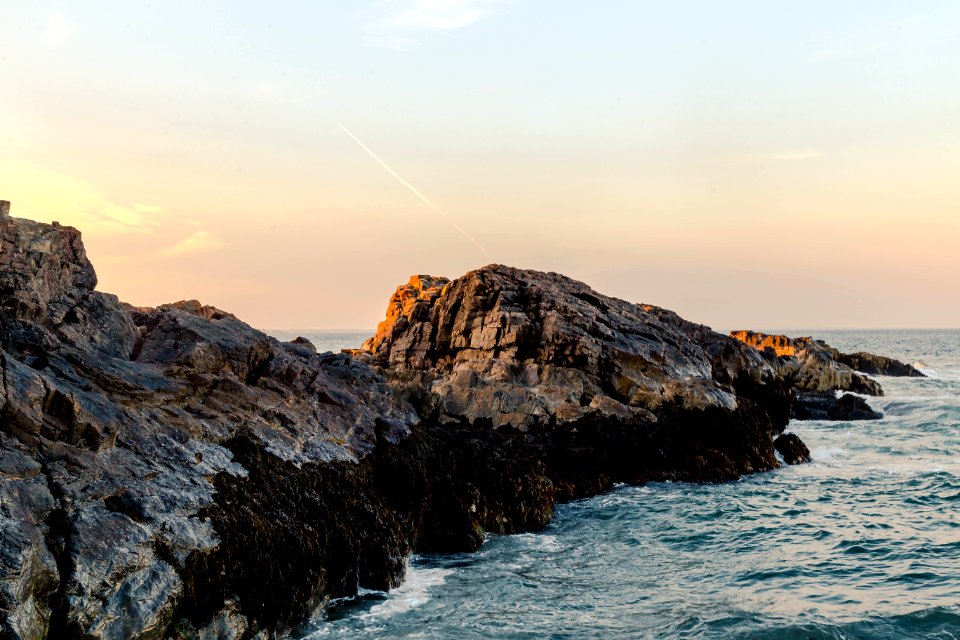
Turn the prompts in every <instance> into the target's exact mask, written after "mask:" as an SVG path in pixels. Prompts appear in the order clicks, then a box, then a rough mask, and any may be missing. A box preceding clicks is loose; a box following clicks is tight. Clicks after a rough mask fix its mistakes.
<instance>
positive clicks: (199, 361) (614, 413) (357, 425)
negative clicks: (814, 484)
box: [0, 207, 806, 640]
mask: <svg viewBox="0 0 960 640" xmlns="http://www.w3.org/2000/svg"><path fill="white" fill-rule="evenodd" d="M95 287H96V274H95V272H94V269H93V267H92V265H91V264H90V262H89V260H87V257H86V255H85V253H84V249H83V244H82V242H81V240H80V235H79V232H77V231H76V230H75V229H72V228H69V227H63V226H59V225H56V224H54V225H44V224H38V223H33V222H29V221H26V220H20V219H15V218H11V217H9V216H8V215H7V209H6V208H5V207H0V373H2V375H0V383H2V386H0V480H2V482H0V534H2V539H0V637H9V638H18V639H27V638H30V639H34V638H58V639H72V638H85V639H86V638H93V639H119V638H140V639H154V638H227V639H237V640H240V639H249V638H258V639H260V638H266V637H269V636H272V635H275V634H277V633H279V634H281V635H282V633H283V631H284V630H285V629H287V628H288V626H289V625H291V624H293V623H295V622H296V621H298V620H301V619H303V618H304V617H306V616H308V615H310V613H311V612H312V611H313V610H314V609H315V608H316V607H317V606H318V605H321V604H322V603H323V602H324V601H325V600H326V599H328V598H331V597H337V596H343V595H349V594H353V593H355V592H356V590H357V588H358V587H360V586H363V587H368V588H377V589H384V588H389V587H392V586H395V585H397V584H398V583H399V582H400V581H401V580H402V579H403V573H404V558H405V557H406V556H407V555H408V554H409V553H410V552H412V551H415V550H419V551H449V550H470V549H475V548H476V547H477V546H479V545H480V543H481V542H482V539H483V534H484V532H497V533H510V532H517V531H527V530H536V529H539V528H541V527H543V526H544V525H546V524H547V522H549V520H550V517H551V515H552V512H553V506H554V504H555V503H556V502H557V501H559V500H566V499H570V498H573V497H577V496H583V495H590V494H592V493H596V492H598V491H602V490H605V489H607V488H609V487H611V486H612V484H613V483H614V482H621V481H622V482H643V481H647V480H653V479H678V480H692V481H722V480H729V479H733V478H736V477H739V476H740V475H742V474H745V473H752V472H757V471H763V470H766V469H772V468H775V467H776V466H777V465H778V464H779V463H778V461H777V457H776V452H779V453H780V455H781V456H782V457H783V459H784V460H786V461H788V462H793V461H796V462H801V461H803V460H804V459H806V458H805V456H804V455H802V454H803V451H804V450H805V447H803V445H802V443H801V442H799V439H798V438H796V437H795V436H792V437H788V436H783V435H781V432H782V431H783V429H784V427H785V426H786V424H787V421H788V419H789V416H790V411H791V403H792V390H791V389H792V387H791V384H792V380H793V378H790V379H789V380H788V379H787V377H785V374H784V371H785V370H786V369H784V365H783V363H781V362H780V361H779V360H778V359H777V357H775V356H774V357H771V356H770V355H769V354H765V353H763V352H761V351H758V350H756V349H754V348H753V347H751V346H749V345H746V344H744V343H743V342H741V341H739V340H735V339H732V338H730V337H727V336H723V335H720V334H717V333H715V332H713V331H711V330H710V329H708V328H706V327H703V326H702V325H696V324H693V323H690V322H687V321H685V320H683V319H681V318H679V316H677V315H676V314H673V313H672V312H669V311H666V310H663V309H659V308H656V307H651V306H645V305H633V304H629V303H626V302H623V301H621V300H616V299H613V298H608V297H606V296H602V295H600V294H597V293H595V292H593V291H592V290H591V289H589V287H587V286H586V285H583V284H581V283H578V282H575V281H573V280H570V279H568V278H564V277H562V276H558V275H557V274H544V273H539V272H532V271H521V270H516V269H510V268H507V267H501V266H491V267H487V268H485V269H481V270H479V271H475V272H471V273H470V274H467V275H466V276H464V277H462V278H459V279H457V280H454V281H448V280H446V279H443V278H432V277H428V276H418V277H415V278H414V279H412V280H411V282H410V283H409V284H407V285H404V286H403V287H401V288H400V289H398V291H397V293H396V294H395V295H394V297H393V298H392V299H391V301H390V308H389V310H388V313H387V318H386V319H385V321H384V322H383V323H382V324H381V326H380V328H379V329H378V332H377V335H376V336H374V337H373V338H372V339H371V340H370V341H368V342H367V343H365V345H364V348H363V349H362V350H361V351H359V352H357V353H356V354H355V355H356V357H350V356H348V355H344V354H329V353H325V354H318V353H316V349H315V348H314V347H313V345H312V344H310V343H309V341H307V340H304V339H297V340H294V341H291V342H288V343H281V342H278V341H277V340H275V339H273V338H270V337H268V336H266V335H264V334H263V333H261V332H259V331H257V330H255V329H253V328H251V327H249V326H248V325H246V324H244V323H243V322H242V321H240V320H239V319H237V318H236V317H235V316H233V315H231V314H230V313H227V312H224V311H221V310H219V309H216V308H213V307H209V306H204V305H202V304H200V303H199V302H196V301H184V302H179V303H175V304H169V305H163V306H161V307H158V308H134V307H130V306H127V305H124V304H122V303H120V301H119V300H118V299H117V298H116V297H115V296H111V295H109V294H104V293H101V292H98V291H96V290H95ZM776 443H780V444H776Z"/></svg>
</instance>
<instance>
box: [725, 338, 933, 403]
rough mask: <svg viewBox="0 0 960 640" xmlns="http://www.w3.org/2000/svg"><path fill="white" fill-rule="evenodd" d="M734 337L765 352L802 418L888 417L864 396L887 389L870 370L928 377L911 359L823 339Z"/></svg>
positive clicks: (880, 392)
mask: <svg viewBox="0 0 960 640" xmlns="http://www.w3.org/2000/svg"><path fill="white" fill-rule="evenodd" d="M730 335H731V336H732V337H733V338H736V339H737V340H739V341H741V342H743V343H744V344H748V345H750V346H751V347H753V348H754V349H757V350H758V351H761V352H763V353H764V354H766V356H767V358H768V359H769V360H770V361H771V362H772V363H773V364H774V366H775V367H776V369H777V371H778V372H779V374H780V375H781V376H782V377H783V378H784V379H785V380H786V381H788V383H789V384H790V385H791V386H792V387H793V388H794V390H795V394H796V398H795V402H794V405H793V416H792V417H794V418H796V419H797V420H876V419H879V418H882V417H883V414H881V413H880V412H878V411H875V410H873V409H872V408H871V407H870V405H869V404H867V402H866V400H864V399H863V398H861V397H859V396H855V395H850V394H847V393H843V394H841V393H840V392H844V391H849V392H852V393H858V394H863V395H869V396H881V395H883V388H882V387H881V386H880V383H879V382H877V381H876V380H873V379H871V378H868V377H867V376H866V375H862V374H868V375H887V376H909V377H921V378H922V377H924V376H923V374H922V373H921V372H920V371H918V370H917V369H915V368H914V367H913V366H911V365H909V364H905V363H903V362H900V361H899V360H894V359H893V358H888V357H885V356H878V355H874V354H871V353H865V352H862V351H861V352H858V353H853V354H848V353H843V352H841V351H839V350H838V349H834V348H833V347H831V346H830V345H828V344H827V343H825V342H823V341H822V340H814V339H813V338H810V337H802V338H789V337H787V336H784V335H769V334H765V333H760V332H756V331H733V332H731V333H730Z"/></svg>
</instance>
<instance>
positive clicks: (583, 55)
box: [0, 0, 960, 330]
mask: <svg viewBox="0 0 960 640" xmlns="http://www.w3.org/2000/svg"><path fill="white" fill-rule="evenodd" d="M0 86H2V87H3V89H2V94H0V199H5V200H11V201H12V202H13V207H12V213H13V215H14V216H18V217H25V218H32V219H35V220H41V221H52V220H57V221H60V222H61V223H63V224H70V225H73V226H76V227H78V228H79V229H81V231H82V232H83V237H84V241H85V244H86V247H87V252H88V255H89V256H90V258H91V260H92V261H93V263H94V265H95V266H96V268H97V273H98V275H99V280H100V284H99V287H98V288H99V289H100V290H103V291H108V292H111V293H116V294H117V295H119V296H120V298H121V299H123V300H125V301H128V302H130V303H133V304H136V305H157V304H162V303H164V302H172V301H176V300H181V299H193V298H196V299H199V300H201V301H202V302H204V303H205V304H213V305H215V306H218V307H220V308H222V309H226V310H228V311H231V312H233V313H235V314H237V315H238V316H239V317H241V318H242V319H244V320H246V321H247V322H249V323H250V324H252V325H254V326H256V327H259V328H262V329H313V330H322V329H359V330H364V329H367V328H370V329H372V328H373V327H375V325H376V323H377V322H378V321H379V320H381V319H382V317H383V314H384V310H385V308H386V303H387V300H388V298H389V296H390V294H391V293H392V292H393V290H394V288H395V287H396V286H397V285H398V284H400V283H402V282H406V281H407V279H408V278H409V276H410V275H412V274H416V273H429V274H434V275H445V276H448V277H451V278H452V277H457V276H459V275H462V274H463V273H465V272H467V271H469V270H471V269H475V268H478V267H480V266H483V265H484V264H488V263H493V262H497V263H502V264H508V265H512V266H517V267H524V268H532V269H538V270H545V271H557V272H561V273H564V274H567V275H569V276H571V277H574V278H576V279H578V280H583V281H585V282H587V283H588V284H590V285H591V286H593V287H594V288H595V289H596V290H598V291H600V292H602V293H606V294H609V295H614V296H617V297H621V298H624V299H627V300H631V301H635V302H647V303H651V304H656V305H660V306H664V307H667V308H670V309H673V310H675V311H677V312H679V313H680V314H681V315H683V316H685V317H687V318H688V319H690V320H694V321H698V322H703V323H705V324H708V325H711V326H714V327H716V328H721V329H734V328H747V327H749V328H757V329H771V328H793V327H805V328H854V327H861V328H883V327H913V328H922V327H957V326H960V3H958V2H956V1H955V0H940V1H937V0H928V1H925V2H916V3H907V2H884V1H881V0H870V1H866V0H848V1H847V2H843V3H837V2H826V1H820V0H811V1H809V2H803V3H795V2H790V3H788V2H769V1H767V0H742V1H738V2H714V1H713V0H709V1H708V0H702V1H693V0H678V1H677V2H652V1H645V0H629V1H628V0H608V1H605V2H594V3H585V2H571V1H568V0H550V1H546V0H513V1H511V0H392V1H391V0H373V1H370V0H358V1H356V2H350V1H346V0H337V1H334V0H319V1H312V2H293V1H287V0H275V1H274V2H270V3H265V2H252V1H245V0H231V1H229V2H227V1H208V2H203V3H200V2H195V1H190V2H186V1H179V0H167V1H165V2H127V1H106V0H82V1H81V0H76V1H73V2H45V1H40V0H33V1H31V0H0Z"/></svg>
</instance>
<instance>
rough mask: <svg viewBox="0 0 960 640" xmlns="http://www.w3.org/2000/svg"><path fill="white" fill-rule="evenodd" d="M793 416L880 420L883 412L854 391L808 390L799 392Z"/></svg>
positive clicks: (808, 418) (804, 418)
mask: <svg viewBox="0 0 960 640" xmlns="http://www.w3.org/2000/svg"><path fill="white" fill-rule="evenodd" d="M793 417H794V418H795V419H796V420H879V419H880V418H882V417H883V414H882V413H880V412H879V411H875V410H874V409H872V408H871V407H870V405H869V404H867V401H866V400H864V399H863V398H862V397H860V396H857V395H854V394H852V393H843V394H838V393H837V392H835V391H807V392H799V393H797V397H796V400H795V401H794V403H793Z"/></svg>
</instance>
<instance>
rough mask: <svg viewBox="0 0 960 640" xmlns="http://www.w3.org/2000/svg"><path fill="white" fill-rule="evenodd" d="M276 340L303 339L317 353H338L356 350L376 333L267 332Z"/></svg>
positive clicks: (370, 331) (277, 330) (278, 330)
mask: <svg viewBox="0 0 960 640" xmlns="http://www.w3.org/2000/svg"><path fill="white" fill-rule="evenodd" d="M266 333H268V334H270V335H271V336H273V337H274V338H276V339H277V340H283V341H284V342H286V341H287V340H293V339H294V338H296V337H298V336H299V337H303V338H306V339H307V340H309V341H310V342H312V343H313V345H314V346H315V347H316V348H317V351H319V352H321V353H322V352H324V351H332V352H334V353H339V352H340V350H341V349H356V348H357V347H359V346H360V345H361V344H363V341H364V340H366V339H367V338H369V337H370V336H372V335H373V334H375V333H376V330H375V329H368V330H367V331H292V330H291V331H288V330H286V329H283V330H280V329H276V330H268V331H267V332H266Z"/></svg>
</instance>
